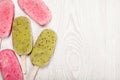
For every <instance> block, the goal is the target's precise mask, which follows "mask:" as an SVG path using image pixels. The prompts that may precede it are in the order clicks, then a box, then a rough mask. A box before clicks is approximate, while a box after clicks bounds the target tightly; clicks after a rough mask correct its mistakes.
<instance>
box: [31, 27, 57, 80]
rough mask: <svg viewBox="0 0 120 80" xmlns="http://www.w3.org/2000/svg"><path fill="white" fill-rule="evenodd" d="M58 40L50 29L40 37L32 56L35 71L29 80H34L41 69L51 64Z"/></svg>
mask: <svg viewBox="0 0 120 80" xmlns="http://www.w3.org/2000/svg"><path fill="white" fill-rule="evenodd" d="M56 39H57V37H56V34H55V32H54V31H52V30H50V29H45V30H44V31H42V33H41V34H40V36H39V37H38V39H37V41H36V43H35V45H34V47H33V50H32V53H31V55H30V59H31V62H32V64H33V65H34V69H33V72H32V74H31V76H30V79H29V80H33V79H34V76H35V74H36V72H37V71H38V69H39V67H43V66H45V65H47V64H48V63H49V60H50V58H51V56H52V54H53V52H54V49H55V45H56Z"/></svg>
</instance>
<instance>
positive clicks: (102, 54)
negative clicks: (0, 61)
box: [1, 0, 120, 80]
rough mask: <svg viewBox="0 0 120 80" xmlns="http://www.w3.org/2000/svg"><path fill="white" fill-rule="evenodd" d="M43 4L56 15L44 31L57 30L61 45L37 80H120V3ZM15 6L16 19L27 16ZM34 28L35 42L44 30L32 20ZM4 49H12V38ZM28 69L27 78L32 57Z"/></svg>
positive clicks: (73, 0) (51, 0) (76, 0)
mask: <svg viewBox="0 0 120 80" xmlns="http://www.w3.org/2000/svg"><path fill="white" fill-rule="evenodd" d="M44 1H45V3H46V4H47V5H48V6H49V8H50V9H51V11H52V14H53V18H52V21H51V22H50V23H49V24H48V25H47V26H46V27H45V28H50V29H52V30H54V31H55V32H56V33H57V35H58V41H57V46H56V50H55V53H54V55H53V57H52V59H51V61H50V64H49V65H48V66H47V67H44V68H40V69H39V72H38V74H37V75H36V78H35V80H120V0H44ZM13 2H14V3H15V17H17V16H20V15H24V16H27V15H26V14H24V12H23V11H22V10H21V9H20V8H19V6H18V4H17V0H13ZM27 17H28V16H27ZM31 27H32V32H33V41H34V42H35V41H36V39H37V37H38V35H39V33H40V32H41V31H42V30H43V29H45V28H42V27H40V26H39V25H38V24H36V23H35V22H34V21H33V20H31ZM1 48H2V49H6V48H10V49H12V40H11V35H10V37H8V38H5V39H3V41H2V47H1ZM27 67H28V68H27V75H26V76H25V77H28V75H29V73H30V72H31V69H32V64H31V62H30V60H29V57H27ZM26 80H27V79H26Z"/></svg>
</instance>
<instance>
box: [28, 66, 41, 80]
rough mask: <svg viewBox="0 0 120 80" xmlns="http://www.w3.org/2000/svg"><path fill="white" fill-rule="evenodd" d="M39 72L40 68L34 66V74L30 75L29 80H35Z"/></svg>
mask: <svg viewBox="0 0 120 80" xmlns="http://www.w3.org/2000/svg"><path fill="white" fill-rule="evenodd" d="M38 70H39V66H34V67H33V70H32V72H31V73H30V76H29V79H28V80H34V78H35V76H36V73H37V72H38Z"/></svg>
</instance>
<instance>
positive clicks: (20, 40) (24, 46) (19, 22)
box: [12, 16, 32, 73]
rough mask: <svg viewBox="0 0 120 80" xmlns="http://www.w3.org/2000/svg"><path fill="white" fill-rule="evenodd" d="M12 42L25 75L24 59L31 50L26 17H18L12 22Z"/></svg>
mask: <svg viewBox="0 0 120 80" xmlns="http://www.w3.org/2000/svg"><path fill="white" fill-rule="evenodd" d="M12 40H13V48H14V50H15V51H16V53H17V54H18V55H20V56H21V58H22V61H21V63H22V64H21V65H22V69H23V73H25V72H26V68H25V57H26V55H28V54H29V53H30V52H31V50H32V34H31V28H30V21H29V20H28V19H27V18H26V17H24V16H20V17H17V18H16V19H15V20H14V22H13V27H12Z"/></svg>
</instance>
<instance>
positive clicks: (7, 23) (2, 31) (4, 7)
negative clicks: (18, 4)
mask: <svg viewBox="0 0 120 80" xmlns="http://www.w3.org/2000/svg"><path fill="white" fill-rule="evenodd" d="M13 17H14V5H13V2H12V1H11V0H0V38H4V37H7V36H8V35H9V34H10V30H11V25H12V21H13Z"/></svg>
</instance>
